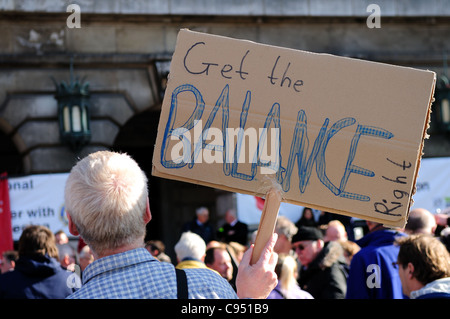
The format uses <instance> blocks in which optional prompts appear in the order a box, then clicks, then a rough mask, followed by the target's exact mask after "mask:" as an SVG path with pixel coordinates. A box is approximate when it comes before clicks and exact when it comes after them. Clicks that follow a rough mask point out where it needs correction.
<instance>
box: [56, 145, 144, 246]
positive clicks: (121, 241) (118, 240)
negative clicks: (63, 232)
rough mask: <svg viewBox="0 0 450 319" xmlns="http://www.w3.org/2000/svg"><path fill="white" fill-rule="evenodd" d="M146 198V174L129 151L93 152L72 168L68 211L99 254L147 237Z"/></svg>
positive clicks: (67, 197)
mask: <svg viewBox="0 0 450 319" xmlns="http://www.w3.org/2000/svg"><path fill="white" fill-rule="evenodd" d="M147 200H148V190H147V177H146V176H145V173H144V172H143V171H142V170H141V169H140V168H139V166H138V164H137V163H136V162H135V161H134V160H133V159H132V158H131V157H130V156H128V155H127V154H120V153H115V152H109V151H100V152H96V153H92V154H90V155H89V156H87V157H85V158H84V159H82V160H81V161H79V162H78V163H77V164H76V165H75V166H74V167H73V168H72V170H71V172H70V175H69V177H68V179H67V182H66V188H65V205H66V211H67V213H68V214H69V215H70V217H71V219H72V221H73V223H74V224H75V225H76V228H77V230H78V232H79V233H80V235H81V237H82V238H83V240H84V241H85V242H86V243H87V244H88V245H89V246H90V247H91V249H92V250H93V251H94V252H96V253H98V254H99V253H101V252H102V251H107V250H113V249H116V248H118V247H120V246H123V245H127V244H131V243H133V242H135V241H136V240H137V239H139V238H140V237H144V236H145V222H144V218H143V217H144V215H145V213H146V207H147Z"/></svg>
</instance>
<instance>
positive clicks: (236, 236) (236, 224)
mask: <svg viewBox="0 0 450 319" xmlns="http://www.w3.org/2000/svg"><path fill="white" fill-rule="evenodd" d="M225 222H226V223H225V224H224V225H223V226H222V227H221V228H220V229H219V231H218V234H217V237H218V239H219V240H220V241H222V242H224V243H230V242H232V241H234V242H237V243H239V244H241V245H244V246H246V245H247V237H248V226H247V224H245V223H242V222H240V221H239V220H238V219H237V216H236V211H235V210H234V209H229V210H227V212H226V213H225Z"/></svg>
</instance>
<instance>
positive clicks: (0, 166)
mask: <svg viewBox="0 0 450 319" xmlns="http://www.w3.org/2000/svg"><path fill="white" fill-rule="evenodd" d="M0 145H1V147H0V173H3V172H7V173H8V176H18V175H22V174H23V163H22V157H21V156H20V153H19V151H18V150H17V148H16V146H15V145H14V143H13V141H12V140H11V138H10V137H9V136H8V135H6V134H5V133H3V132H2V131H0Z"/></svg>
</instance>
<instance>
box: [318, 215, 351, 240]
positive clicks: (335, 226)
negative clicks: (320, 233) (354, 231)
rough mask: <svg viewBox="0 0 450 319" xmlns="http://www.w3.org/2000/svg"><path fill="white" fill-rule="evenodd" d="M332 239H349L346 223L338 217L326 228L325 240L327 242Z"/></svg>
mask: <svg viewBox="0 0 450 319" xmlns="http://www.w3.org/2000/svg"><path fill="white" fill-rule="evenodd" d="M332 240H338V241H346V240H348V236H347V230H346V229H345V226H344V224H342V223H341V222H340V221H339V220H337V219H334V220H331V221H330V222H329V223H328V224H327V227H326V229H325V236H324V241H325V242H327V241H332Z"/></svg>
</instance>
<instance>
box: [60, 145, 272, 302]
mask: <svg viewBox="0 0 450 319" xmlns="http://www.w3.org/2000/svg"><path fill="white" fill-rule="evenodd" d="M65 204H66V211H67V217H68V220H69V230H70V233H71V234H72V235H74V236H78V235H80V236H81V238H83V240H84V241H85V242H86V244H87V245H89V246H90V247H91V249H92V252H93V254H94V256H95V260H94V261H93V262H92V263H91V264H89V265H88V266H87V267H86V269H85V270H84V272H83V285H82V287H81V288H80V289H78V290H77V291H76V292H74V293H73V294H72V295H70V296H69V298H73V299H84V298H97V299H108V298H114V299H145V298H154V299H163V298H166V299H175V298H177V297H178V296H179V295H178V294H177V293H178V292H179V291H180V290H178V287H179V286H177V275H176V273H177V272H176V271H175V267H174V266H173V265H172V264H170V263H164V262H159V261H158V260H157V259H155V258H154V257H153V256H152V255H151V254H150V253H149V252H148V251H147V249H145V248H144V238H145V232H146V224H147V223H148V222H149V221H150V220H151V217H152V216H151V212H150V204H149V199H148V188H147V177H146V175H145V173H144V172H143V171H142V170H141V169H140V167H139V166H138V164H137V163H136V162H135V161H134V160H133V159H132V158H131V157H130V156H128V155H126V154H120V153H115V152H109V151H100V152H96V153H92V154H90V155H89V156H87V157H85V158H84V159H82V160H81V161H79V162H78V163H77V164H76V165H75V166H74V167H73V168H72V170H71V172H70V174H69V177H68V179H67V182H66V188H65ZM275 241H276V235H275V236H272V238H271V240H269V241H268V243H267V244H266V246H265V248H264V250H263V252H262V254H261V257H260V259H259V260H258V262H257V263H255V264H254V265H251V266H250V260H251V254H252V248H250V249H249V250H248V251H247V253H246V255H244V258H243V259H242V261H241V264H240V268H239V273H238V278H237V295H236V293H235V292H234V291H233V289H232V288H231V286H230V285H229V284H228V282H227V281H226V280H225V279H223V278H222V277H221V276H219V275H218V274H216V273H215V272H213V271H210V270H208V269H185V270H182V271H181V272H183V273H184V274H185V275H186V278H184V279H185V282H187V283H188V287H185V286H184V287H185V289H184V291H187V298H236V297H240V298H266V297H267V296H268V294H269V293H270V291H271V290H272V289H273V288H274V287H275V285H276V284H277V279H276V274H275V272H274V269H275V265H276V261H277V255H276V254H275V253H273V245H274V244H275ZM180 287H183V286H180Z"/></svg>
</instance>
